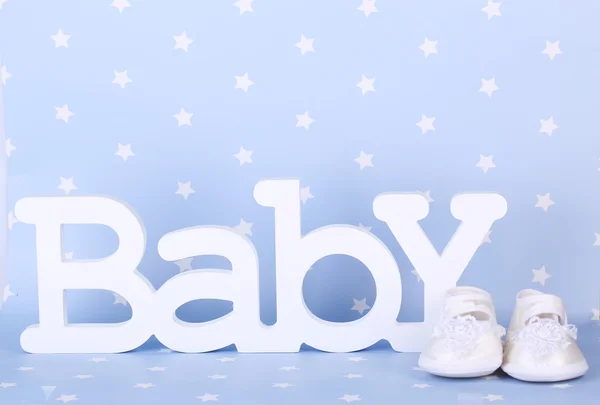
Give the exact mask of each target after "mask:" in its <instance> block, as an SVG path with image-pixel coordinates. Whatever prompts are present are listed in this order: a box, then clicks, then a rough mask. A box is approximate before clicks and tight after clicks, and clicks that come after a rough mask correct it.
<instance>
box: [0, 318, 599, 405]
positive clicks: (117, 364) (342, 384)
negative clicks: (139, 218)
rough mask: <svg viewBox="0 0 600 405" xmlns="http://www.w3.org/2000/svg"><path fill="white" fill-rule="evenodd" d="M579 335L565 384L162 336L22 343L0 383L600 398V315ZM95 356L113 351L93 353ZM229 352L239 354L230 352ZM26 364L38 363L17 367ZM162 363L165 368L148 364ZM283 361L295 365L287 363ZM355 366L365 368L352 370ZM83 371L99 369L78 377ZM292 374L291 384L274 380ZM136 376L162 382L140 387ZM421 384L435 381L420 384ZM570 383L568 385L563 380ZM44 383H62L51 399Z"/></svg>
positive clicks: (381, 356) (269, 398) (144, 396)
mask: <svg viewBox="0 0 600 405" xmlns="http://www.w3.org/2000/svg"><path fill="white" fill-rule="evenodd" d="M0 319H2V318H0ZM6 323H7V320H6V318H4V319H2V322H0V328H2V330H4V328H5V326H6ZM21 323H22V322H21ZM12 324H14V322H13V323H12ZM10 341H11V343H12V344H16V343H17V342H15V341H14V340H12V339H11V340H10ZM5 343H6V342H5ZM579 343H580V345H581V347H582V350H583V351H584V353H585V355H586V356H587V359H588V361H589V363H590V371H589V372H588V374H586V375H585V376H583V377H582V378H580V379H577V380H572V381H568V382H563V383H559V384H558V385H556V384H551V383H544V384H541V383H535V384H534V383H526V382H521V381H517V380H514V379H512V378H510V377H509V376H507V375H506V374H503V373H502V372H497V373H496V374H495V376H496V377H497V378H494V379H483V378H474V379H461V380H456V379H446V378H440V377H435V376H431V375H429V374H427V373H425V372H423V371H420V370H418V369H415V367H416V366H417V359H418V355H417V354H408V353H395V352H393V351H392V350H391V349H389V348H386V347H379V348H372V349H369V350H364V351H361V352H357V353H347V354H330V353H321V352H316V351H310V350H306V351H301V352H300V353H298V354H238V353H237V352H235V351H228V350H221V351H218V352H213V353H204V354H180V353H161V352H160V350H161V349H160V347H158V345H157V344H156V342H153V341H150V342H148V344H146V345H145V346H144V347H142V348H140V349H139V350H137V351H135V352H132V353H126V354H119V355H29V354H24V353H19V350H18V349H17V348H16V347H15V348H11V349H7V350H4V351H2V352H1V356H2V357H1V362H2V365H1V367H0V383H1V382H4V383H16V384H17V385H16V386H15V387H8V388H5V389H2V388H0V404H2V405H30V404H36V405H37V404H45V403H53V404H56V403H57V402H56V399H58V398H61V395H63V394H64V395H75V396H76V398H77V401H73V402H68V403H71V404H75V405H83V404H89V405H106V404H115V405H125V404H177V405H180V404H181V405H183V404H197V403H202V400H201V399H198V398H197V397H199V396H203V395H205V394H213V395H215V394H216V395H218V396H217V397H216V398H217V400H218V401H217V402H216V403H217V404H236V405H243V404H257V405H259V404H260V405H267V404H268V405H270V404H290V405H295V404H315V405H317V404H319V405H320V404H344V403H348V402H345V401H344V400H340V399H339V398H342V397H344V395H358V398H360V401H359V402H356V401H354V402H352V403H360V404H376V405H387V404H432V405H434V404H435V405H445V404H447V405H455V404H456V405H462V404H465V405H479V404H487V403H489V402H490V401H488V400H486V399H484V397H488V395H494V396H499V395H501V396H502V399H497V400H496V401H493V402H495V403H497V404H514V405H529V404H531V403H539V404H545V405H564V404H577V405H597V404H598V395H599V393H598V389H599V388H600V373H599V372H598V370H600V351H599V349H600V324H598V323H596V324H595V325H593V324H591V323H587V324H586V325H585V326H584V327H582V328H580V337H579ZM94 358H97V359H105V360H106V361H101V362H94V361H92V359H94ZM227 359H233V361H222V360H227ZM362 359H364V360H362ZM353 360H358V361H353ZM20 367H34V370H28V371H19V370H17V369H19V368H20ZM153 367H164V368H165V369H164V370H162V371H151V370H149V368H153ZM282 367H295V368H296V369H294V370H287V371H286V370H282V369H281V368H282ZM349 374H355V375H360V377H356V376H355V378H348V375H349ZM80 375H84V376H85V375H91V376H93V378H88V379H77V378H74V377H75V376H80ZM211 376H213V377H214V376H227V377H226V378H215V379H213V378H211ZM286 383H287V384H291V386H286V387H285V388H284V387H282V386H273V385H274V384H286ZM137 384H153V386H151V387H149V388H140V387H137V388H136V387H135V386H136V385H137ZM287 384H286V385H287ZM415 384H417V385H420V384H427V385H429V387H426V388H417V387H415V386H414V385H415ZM562 384H568V386H566V387H565V388H560V387H561V386H562ZM42 387H55V389H53V391H52V394H51V395H50V397H49V398H48V400H46V399H45V395H44V391H43V388H42ZM205 398H208V397H205ZM491 398H493V397H491ZM205 402H207V403H209V404H210V403H215V402H211V401H205Z"/></svg>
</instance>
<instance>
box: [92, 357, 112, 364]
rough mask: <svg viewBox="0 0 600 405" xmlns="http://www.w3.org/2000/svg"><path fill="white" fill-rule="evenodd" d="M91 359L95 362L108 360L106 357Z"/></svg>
mask: <svg viewBox="0 0 600 405" xmlns="http://www.w3.org/2000/svg"><path fill="white" fill-rule="evenodd" d="M90 361H93V362H94V363H104V362H107V361H108V360H107V359H106V357H92V358H91V359H90Z"/></svg>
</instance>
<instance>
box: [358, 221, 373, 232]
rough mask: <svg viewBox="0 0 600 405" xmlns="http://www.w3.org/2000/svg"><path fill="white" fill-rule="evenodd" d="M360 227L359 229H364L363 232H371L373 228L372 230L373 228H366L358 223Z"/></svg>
mask: <svg viewBox="0 0 600 405" xmlns="http://www.w3.org/2000/svg"><path fill="white" fill-rule="evenodd" d="M358 227H359V228H360V229H362V230H363V231H365V232H371V228H372V227H370V226H364V225H363V224H361V223H360V222H359V223H358Z"/></svg>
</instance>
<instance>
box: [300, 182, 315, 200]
mask: <svg viewBox="0 0 600 405" xmlns="http://www.w3.org/2000/svg"><path fill="white" fill-rule="evenodd" d="M311 198H315V196H314V195H312V194H311V193H310V186H307V187H302V188H301V189H300V200H301V201H302V204H306V202H307V201H308V200H310V199H311Z"/></svg>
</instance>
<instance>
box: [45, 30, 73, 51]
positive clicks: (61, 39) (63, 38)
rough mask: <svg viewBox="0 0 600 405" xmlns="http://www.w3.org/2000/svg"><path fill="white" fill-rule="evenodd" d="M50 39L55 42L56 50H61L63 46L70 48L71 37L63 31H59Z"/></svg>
mask: <svg viewBox="0 0 600 405" xmlns="http://www.w3.org/2000/svg"><path fill="white" fill-rule="evenodd" d="M50 38H52V40H53V41H54V47H55V48H59V47H61V46H63V47H65V48H68V47H69V44H68V41H69V38H71V36H70V35H67V34H65V33H64V32H63V31H62V29H59V30H58V32H57V33H56V34H54V35H51V36H50Z"/></svg>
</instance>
